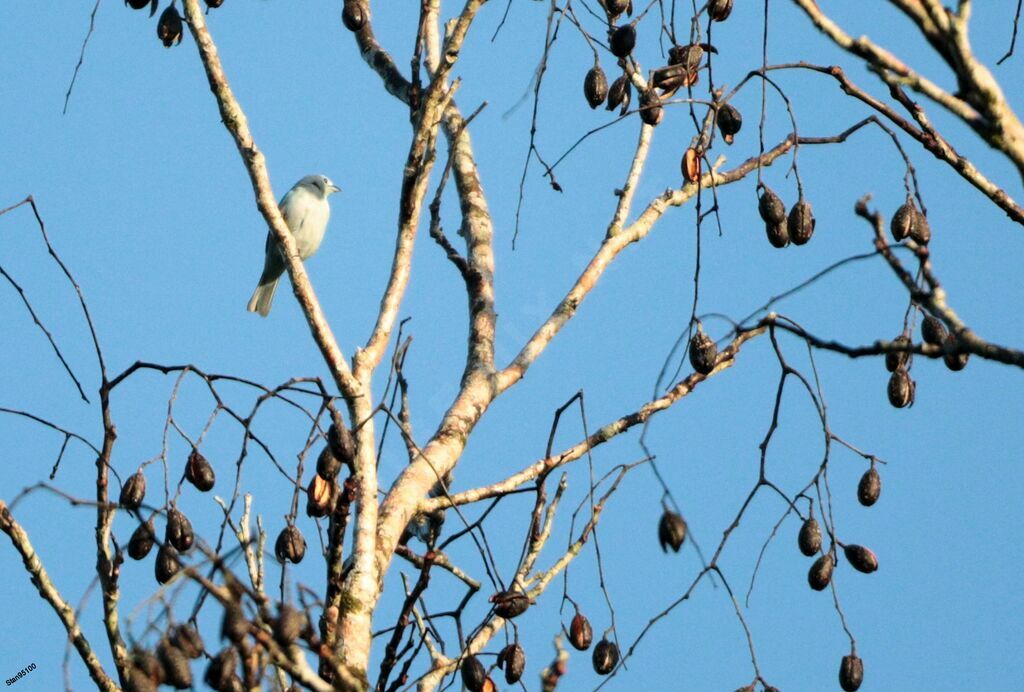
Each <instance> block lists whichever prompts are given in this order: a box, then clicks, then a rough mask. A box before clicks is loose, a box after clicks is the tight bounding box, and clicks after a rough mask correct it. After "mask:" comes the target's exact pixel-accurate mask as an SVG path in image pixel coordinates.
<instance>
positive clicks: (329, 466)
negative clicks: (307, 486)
mask: <svg viewBox="0 0 1024 692" xmlns="http://www.w3.org/2000/svg"><path fill="white" fill-rule="evenodd" d="M340 471H341V459H339V458H338V457H336V456H334V453H333V452H331V446H330V445H327V446H325V447H324V448H323V450H322V451H321V452H320V456H318V457H317V458H316V472H317V475H319V476H321V477H323V478H326V479H327V480H329V481H333V480H334V479H335V478H337V477H338V473H339V472H340Z"/></svg>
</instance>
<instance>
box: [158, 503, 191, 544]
mask: <svg viewBox="0 0 1024 692" xmlns="http://www.w3.org/2000/svg"><path fill="white" fill-rule="evenodd" d="M164 540H165V541H167V542H168V543H170V544H171V545H173V546H174V547H175V548H177V549H178V550H179V551H181V552H183V553H184V552H186V551H187V550H188V549H189V548H191V547H192V543H193V542H194V541H195V534H194V533H193V532H192V522H190V521H189V520H188V517H186V516H185V514H184V513H182V512H179V511H178V510H177V509H176V508H174V507H171V508H170V509H168V510H167V533H166V534H165V535H164Z"/></svg>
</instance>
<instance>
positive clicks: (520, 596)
mask: <svg viewBox="0 0 1024 692" xmlns="http://www.w3.org/2000/svg"><path fill="white" fill-rule="evenodd" d="M490 601H491V603H493V604H494V612H495V613H496V614H497V615H498V617H500V618H504V619H505V620H511V619H512V618H514V617H518V616H520V615H522V614H523V613H525V612H526V609H527V608H529V607H530V598H529V597H528V596H527V595H526V594H524V593H523V592H522V591H516V590H511V589H510V590H508V591H499V592H498V593H496V594H494V595H493V596H491V598H490Z"/></svg>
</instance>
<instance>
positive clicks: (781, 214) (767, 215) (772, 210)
mask: <svg viewBox="0 0 1024 692" xmlns="http://www.w3.org/2000/svg"><path fill="white" fill-rule="evenodd" d="M757 213H759V214H760V215H761V218H762V219H764V222H765V223H769V224H780V223H785V222H786V205H785V204H783V203H782V198H781V197H779V196H778V195H777V194H775V191H774V190H772V189H771V188H770V187H768V186H767V185H765V186H764V189H763V190H762V191H761V196H760V197H759V198H758V200H757Z"/></svg>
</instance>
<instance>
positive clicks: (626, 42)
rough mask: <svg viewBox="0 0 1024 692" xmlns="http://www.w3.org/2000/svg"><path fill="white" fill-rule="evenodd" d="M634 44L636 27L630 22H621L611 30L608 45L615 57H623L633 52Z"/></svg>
mask: <svg viewBox="0 0 1024 692" xmlns="http://www.w3.org/2000/svg"><path fill="white" fill-rule="evenodd" d="M634 46H636V27H635V26H633V25H632V24H623V25H622V26H620V27H618V28H617V29H615V30H614V31H613V32H612V37H611V41H610V47H611V49H612V55H614V56H615V57H616V58H624V57H626V56H627V55H629V54H630V53H632V52H633V47H634Z"/></svg>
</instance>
